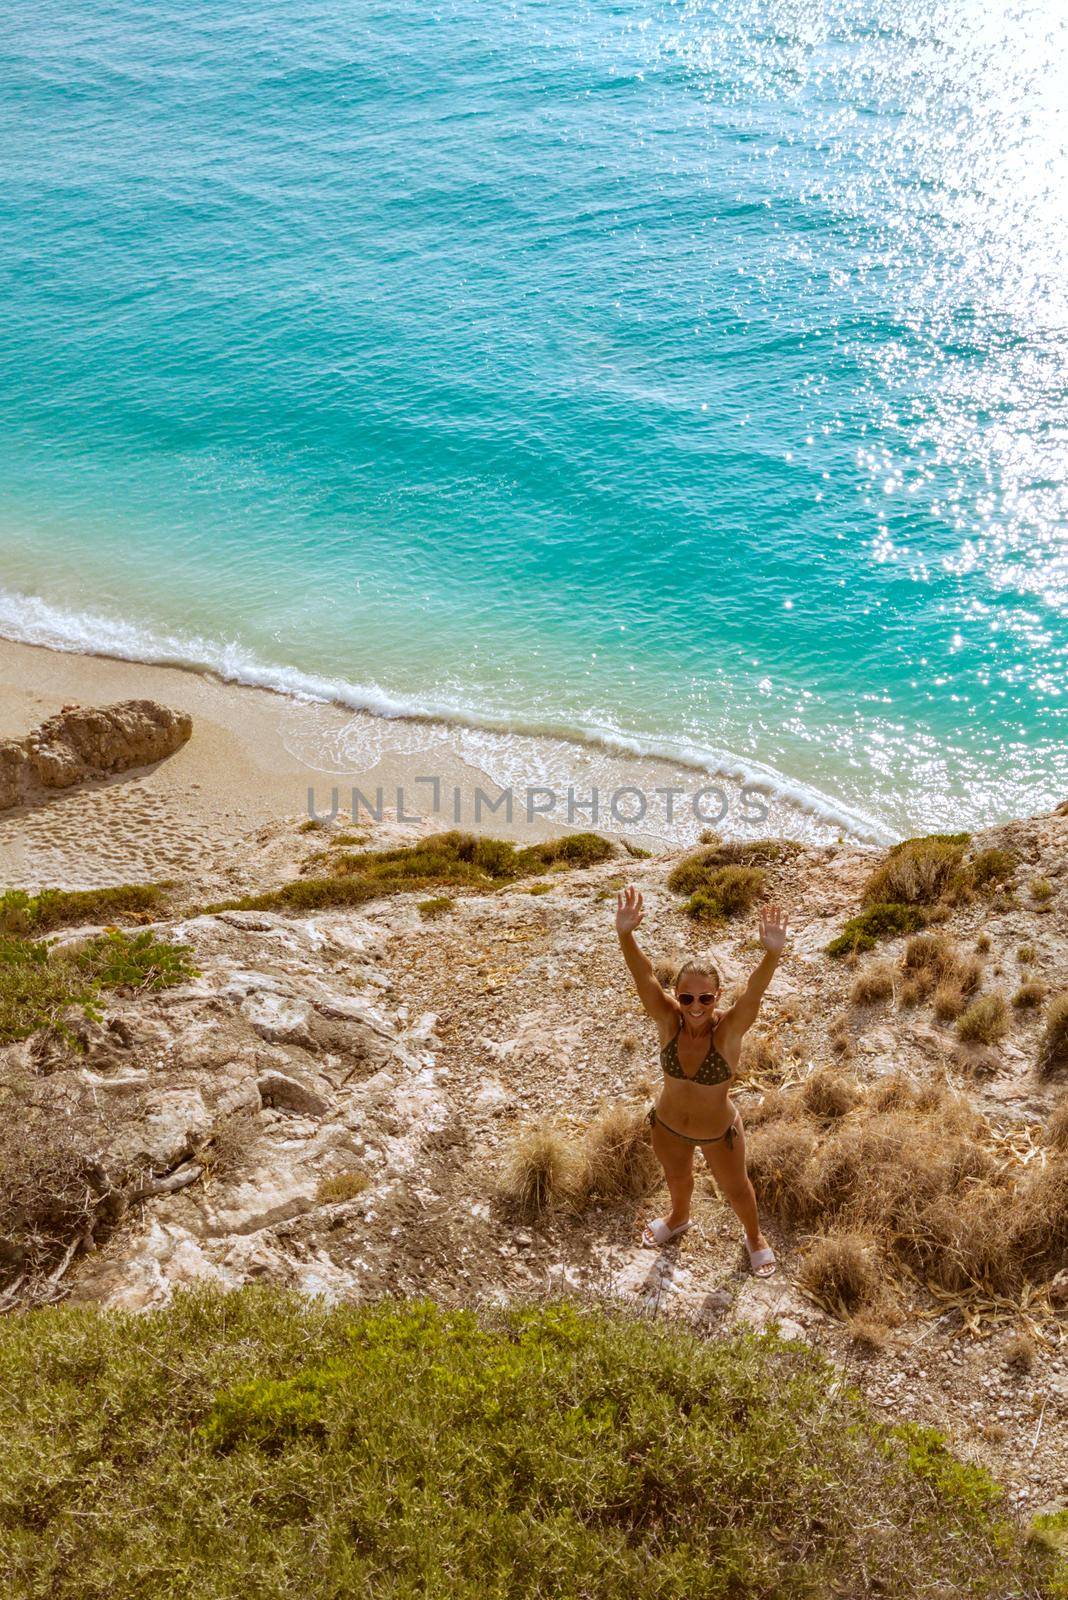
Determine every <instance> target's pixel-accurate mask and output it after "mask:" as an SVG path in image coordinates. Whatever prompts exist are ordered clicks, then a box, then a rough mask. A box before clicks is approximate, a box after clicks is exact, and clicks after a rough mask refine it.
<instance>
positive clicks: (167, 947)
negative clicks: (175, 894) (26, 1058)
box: [0, 930, 196, 1044]
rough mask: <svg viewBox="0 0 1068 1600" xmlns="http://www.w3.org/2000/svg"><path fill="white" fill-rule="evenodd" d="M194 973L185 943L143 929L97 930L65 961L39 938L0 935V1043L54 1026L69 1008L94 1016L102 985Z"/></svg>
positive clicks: (146, 983) (151, 983)
mask: <svg viewBox="0 0 1068 1600" xmlns="http://www.w3.org/2000/svg"><path fill="white" fill-rule="evenodd" d="M195 971H196V968H195V967H194V966H193V964H192V961H191V959H190V956H189V951H188V950H187V949H186V947H185V946H184V945H174V944H168V943H167V942H166V941H165V940H162V939H157V938H156V937H155V936H154V935H153V934H152V933H150V932H148V931H147V930H146V931H145V932H144V933H138V934H134V935H130V934H128V933H122V932H119V931H118V930H113V931H112V932H109V933H102V934H100V935H98V937H97V938H95V939H92V940H90V941H89V942H88V943H87V944H86V945H85V946H84V947H83V948H82V949H80V950H78V951H77V952H76V953H75V954H73V955H72V957H71V958H70V959H69V960H57V959H55V958H52V959H50V958H49V947H48V945H47V944H44V943H42V942H41V941H39V940H31V939H13V938H11V937H9V936H3V935H0V1043H3V1044H6V1043H10V1042H11V1041H12V1040H14V1039H25V1038H26V1037H27V1035H29V1034H31V1033H33V1032H34V1030H35V1029H37V1028H44V1027H49V1026H52V1025H54V1024H56V1023H57V1022H58V1021H59V1019H60V1017H61V1015H62V1013H63V1012H64V1011H65V1010H66V1009H67V1007H68V1006H80V1007H81V1009H82V1010H83V1011H84V1012H85V1013H86V1014H87V1015H89V1016H92V1015H95V1014H96V1010H97V1007H98V1005H99V1004H100V1003H101V1002H102V992H103V991H104V990H105V989H122V988H136V989H163V988H166V987H167V986H168V985H170V984H175V983H184V982H185V980H186V978H189V977H192V976H193V975H194V973H195Z"/></svg>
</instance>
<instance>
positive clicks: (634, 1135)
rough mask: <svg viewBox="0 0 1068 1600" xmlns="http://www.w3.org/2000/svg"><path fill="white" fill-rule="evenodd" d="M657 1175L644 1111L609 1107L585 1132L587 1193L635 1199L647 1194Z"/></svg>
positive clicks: (658, 1169)
mask: <svg viewBox="0 0 1068 1600" xmlns="http://www.w3.org/2000/svg"><path fill="white" fill-rule="evenodd" d="M660 1177H661V1173H660V1163H659V1162H658V1161H657V1159H656V1157H655V1155H654V1154H653V1148H652V1144H651V1143H650V1140H649V1124H648V1122H647V1120H646V1117H645V1113H644V1112H642V1111H638V1110H635V1109H634V1107H633V1106H625V1105H616V1106H612V1107H610V1108H609V1110H607V1111H606V1112H604V1114H603V1115H602V1116H600V1117H599V1118H598V1119H597V1121H596V1122H595V1123H594V1124H593V1126H592V1127H591V1128H590V1129H589V1132H588V1133H587V1135H586V1173H585V1179H584V1187H585V1189H586V1191H587V1193H588V1194H591V1195H596V1196H598V1198H600V1199H602V1200H630V1199H638V1198H640V1197H641V1196H642V1195H647V1194H651V1193H652V1191H653V1190H654V1189H655V1188H656V1187H657V1185H658V1184H659V1182H660Z"/></svg>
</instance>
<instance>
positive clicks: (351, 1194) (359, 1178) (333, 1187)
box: [315, 1167, 371, 1206]
mask: <svg viewBox="0 0 1068 1600" xmlns="http://www.w3.org/2000/svg"><path fill="white" fill-rule="evenodd" d="M370 1182H371V1180H370V1178H369V1177H368V1176H367V1174H366V1172H360V1171H359V1170H358V1169H357V1168H355V1167H354V1168H352V1169H351V1170H350V1171H348V1172H335V1173H333V1174H332V1175H331V1176H330V1177H329V1178H320V1180H319V1187H318V1189H317V1190H316V1192H315V1198H316V1199H317V1200H318V1201H319V1202H320V1203H321V1204H322V1205H327V1206H336V1205H340V1204H341V1203H342V1201H344V1200H355V1198H356V1196H357V1195H358V1194H363V1191H364V1190H365V1189H366V1188H367V1187H368V1186H369V1185H370Z"/></svg>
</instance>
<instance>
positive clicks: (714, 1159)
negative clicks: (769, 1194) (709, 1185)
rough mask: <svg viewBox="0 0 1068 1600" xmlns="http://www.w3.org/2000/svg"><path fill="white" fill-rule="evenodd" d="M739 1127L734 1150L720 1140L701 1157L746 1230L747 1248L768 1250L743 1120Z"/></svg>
mask: <svg viewBox="0 0 1068 1600" xmlns="http://www.w3.org/2000/svg"><path fill="white" fill-rule="evenodd" d="M735 1126H736V1130H737V1132H736V1137H735V1138H734V1139H732V1140H731V1145H732V1147H733V1148H732V1149H730V1150H728V1149H727V1141H726V1139H719V1140H717V1141H716V1143H715V1144H703V1145H702V1146H701V1154H702V1155H703V1156H704V1158H705V1161H706V1162H707V1164H708V1167H709V1170H710V1171H711V1173H712V1176H713V1177H714V1178H715V1180H716V1186H717V1187H718V1189H719V1191H720V1193H721V1194H722V1196H723V1198H724V1200H726V1202H727V1204H728V1205H729V1206H730V1207H731V1209H732V1211H733V1212H734V1214H735V1216H736V1217H737V1218H738V1220H739V1222H740V1223H741V1224H742V1227H743V1228H744V1229H745V1242H746V1245H747V1246H748V1248H749V1249H750V1250H764V1249H766V1248H767V1243H768V1241H767V1240H766V1239H765V1237H764V1235H763V1234H762V1233H761V1231H760V1218H759V1216H758V1215H757V1203H756V1191H755V1190H754V1188H753V1185H752V1184H751V1183H750V1181H749V1174H748V1172H747V1171H746V1170H745V1134H744V1132H743V1131H742V1124H741V1119H740V1118H739V1120H738V1122H737V1123H736V1124H735Z"/></svg>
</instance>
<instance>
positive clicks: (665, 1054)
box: [660, 1022, 731, 1083]
mask: <svg viewBox="0 0 1068 1600" xmlns="http://www.w3.org/2000/svg"><path fill="white" fill-rule="evenodd" d="M681 1032H682V1023H681V1022H680V1023H679V1033H681ZM679 1033H677V1034H676V1035H675V1037H674V1038H673V1039H669V1040H668V1042H667V1044H666V1045H665V1046H664V1048H663V1049H662V1050H661V1052H660V1065H661V1066H662V1067H663V1069H664V1071H665V1072H666V1073H667V1075H668V1077H669V1078H685V1079H686V1082H687V1083H725V1082H726V1080H727V1079H728V1078H729V1077H730V1076H731V1068H730V1065H729V1063H728V1062H726V1061H725V1060H724V1059H723V1057H722V1056H721V1055H720V1053H719V1051H718V1050H717V1049H716V1046H715V1044H714V1043H713V1041H712V1040H711V1039H710V1040H709V1042H708V1054H707V1055H706V1056H705V1059H704V1060H703V1061H702V1062H701V1065H700V1066H699V1067H698V1069H697V1071H696V1072H695V1073H692V1074H691V1073H689V1072H683V1070H682V1063H681V1062H680V1061H679V1048H678V1039H679Z"/></svg>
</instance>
